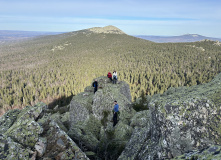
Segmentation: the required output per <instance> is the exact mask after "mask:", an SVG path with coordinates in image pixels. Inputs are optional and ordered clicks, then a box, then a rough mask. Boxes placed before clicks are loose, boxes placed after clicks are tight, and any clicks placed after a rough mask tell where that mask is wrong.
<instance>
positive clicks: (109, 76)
mask: <svg viewBox="0 0 221 160" xmlns="http://www.w3.org/2000/svg"><path fill="white" fill-rule="evenodd" d="M107 77H108V78H109V79H110V80H111V82H112V74H111V72H108V74H107Z"/></svg>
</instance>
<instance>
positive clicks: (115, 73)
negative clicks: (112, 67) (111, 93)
mask: <svg viewBox="0 0 221 160" xmlns="http://www.w3.org/2000/svg"><path fill="white" fill-rule="evenodd" d="M116 83H117V72H116V71H114V72H113V84H116Z"/></svg>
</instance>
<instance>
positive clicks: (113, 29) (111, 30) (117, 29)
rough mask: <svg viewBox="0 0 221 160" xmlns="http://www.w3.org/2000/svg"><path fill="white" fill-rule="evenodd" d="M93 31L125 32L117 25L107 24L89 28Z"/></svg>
mask: <svg viewBox="0 0 221 160" xmlns="http://www.w3.org/2000/svg"><path fill="white" fill-rule="evenodd" d="M88 30H89V31H91V32H94V33H106V34H107V33H108V34H125V33H124V32H123V31H121V30H120V29H119V28H117V27H115V26H111V25H110V26H106V27H94V28H90V29H88Z"/></svg>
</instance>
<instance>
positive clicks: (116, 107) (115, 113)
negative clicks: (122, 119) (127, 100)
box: [113, 101, 119, 127]
mask: <svg viewBox="0 0 221 160" xmlns="http://www.w3.org/2000/svg"><path fill="white" fill-rule="evenodd" d="M118 113H119V105H118V104H117V101H114V109H113V122H114V123H113V127H114V126H115V125H116V124H117V114H118Z"/></svg>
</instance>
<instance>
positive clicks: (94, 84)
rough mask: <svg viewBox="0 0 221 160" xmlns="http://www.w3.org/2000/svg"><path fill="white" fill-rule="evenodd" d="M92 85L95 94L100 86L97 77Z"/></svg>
mask: <svg viewBox="0 0 221 160" xmlns="http://www.w3.org/2000/svg"><path fill="white" fill-rule="evenodd" d="M92 87H94V94H95V92H97V88H98V82H97V79H95V81H94V83H93V84H92Z"/></svg>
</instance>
